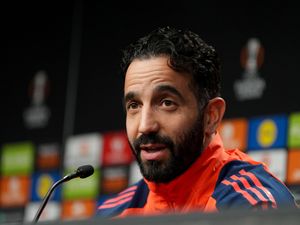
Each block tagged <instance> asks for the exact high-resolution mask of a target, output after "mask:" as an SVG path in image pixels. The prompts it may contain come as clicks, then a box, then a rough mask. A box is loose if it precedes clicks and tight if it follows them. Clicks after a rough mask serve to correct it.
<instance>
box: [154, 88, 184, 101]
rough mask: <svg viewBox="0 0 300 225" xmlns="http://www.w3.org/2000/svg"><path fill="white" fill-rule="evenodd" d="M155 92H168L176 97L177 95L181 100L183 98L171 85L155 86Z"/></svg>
mask: <svg viewBox="0 0 300 225" xmlns="http://www.w3.org/2000/svg"><path fill="white" fill-rule="evenodd" d="M154 91H155V92H170V93H172V94H174V95H176V96H177V97H179V98H180V99H181V100H183V99H184V98H183V96H182V94H181V93H180V92H179V91H178V90H177V89H176V88H175V87H173V86H170V85H159V86H157V87H155V89H154Z"/></svg>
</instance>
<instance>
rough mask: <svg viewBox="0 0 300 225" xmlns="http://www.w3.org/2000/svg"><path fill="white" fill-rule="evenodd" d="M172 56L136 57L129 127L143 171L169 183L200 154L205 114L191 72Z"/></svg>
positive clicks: (129, 81)
mask: <svg viewBox="0 0 300 225" xmlns="http://www.w3.org/2000/svg"><path fill="white" fill-rule="evenodd" d="M167 63H168V58H167V57H154V58H150V59H142V60H139V59H136V60H134V61H133V62H132V63H131V64H130V66H129V68H128V70H127V73H126V77H125V85H124V101H125V107H126V112H127V114H126V129H127V135H128V140H129V143H130V145H131V148H132V151H133V153H134V155H135V156H136V159H137V161H138V163H139V166H140V169H141V172H142V174H143V176H144V177H145V178H146V179H147V180H149V181H154V182H163V183H166V182H169V181H171V180H173V179H174V178H175V177H177V176H178V175H180V174H182V173H183V172H184V171H185V170H186V169H187V168H188V167H189V166H190V165H191V164H192V163H193V162H194V161H195V160H196V159H197V157H198V156H199V155H200V153H201V151H202V144H203V122H202V121H203V119H202V118H203V114H202V113H199V106H198V103H197V99H196V97H195V95H194V93H193V92H192V90H191V87H190V86H191V83H190V82H191V77H190V76H189V75H187V74H182V73H179V72H176V71H174V70H172V69H171V68H170V67H169V66H168V64H167Z"/></svg>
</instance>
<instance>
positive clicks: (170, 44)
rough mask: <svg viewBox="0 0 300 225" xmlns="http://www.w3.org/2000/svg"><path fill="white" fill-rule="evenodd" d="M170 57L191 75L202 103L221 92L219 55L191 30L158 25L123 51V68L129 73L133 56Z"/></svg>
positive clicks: (171, 62)
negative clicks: (158, 26)
mask: <svg viewBox="0 0 300 225" xmlns="http://www.w3.org/2000/svg"><path fill="white" fill-rule="evenodd" d="M156 56H167V57H169V59H170V60H169V66H170V67H171V68H172V69H174V70H175V71H181V72H185V73H188V74H190V75H191V76H192V87H193V90H195V95H196V97H197V98H198V100H199V101H200V105H201V106H203V105H205V104H206V103H207V102H208V101H209V100H210V99H212V98H214V97H217V96H220V89H221V85H220V59H219V57H218V54H217V52H216V50H215V48H214V47H212V46H210V45H208V44H207V43H206V42H204V41H203V40H202V39H201V38H200V37H199V35H198V34H196V33H194V32H192V31H190V30H180V29H175V28H171V27H163V28H158V29H156V30H154V31H152V32H150V33H149V34H148V35H147V36H145V37H142V38H140V39H139V40H137V41H136V42H134V43H132V44H130V45H129V46H128V47H127V48H126V49H125V50H124V51H123V58H122V64H121V69H122V72H123V74H126V71H127V69H128V66H129V64H130V63H131V62H132V61H133V60H134V59H144V58H150V57H156Z"/></svg>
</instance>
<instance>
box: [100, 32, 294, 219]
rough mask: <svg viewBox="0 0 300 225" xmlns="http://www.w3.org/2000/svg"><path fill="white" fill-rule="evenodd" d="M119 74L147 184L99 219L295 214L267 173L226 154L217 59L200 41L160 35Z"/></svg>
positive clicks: (112, 203) (188, 35)
mask: <svg viewBox="0 0 300 225" xmlns="http://www.w3.org/2000/svg"><path fill="white" fill-rule="evenodd" d="M122 68H123V71H124V78H125V82H124V106H125V109H126V129H127V136H128V140H129V143H130V145H131V148H132V152H133V154H134V155H135V157H136V160H137V162H138V164H139V166H140V170H141V173H142V175H143V177H144V179H142V180H141V181H139V182H138V183H136V184H134V185H132V186H130V187H128V188H127V189H126V190H124V191H122V192H121V193H119V194H117V195H116V196H114V197H112V198H110V199H108V200H107V201H105V202H104V203H103V204H101V205H100V206H99V208H98V214H99V215H102V216H109V217H124V216H129V215H131V216H132V215H157V214H162V213H172V212H182V213H185V212H192V211H201V212H211V211H220V210H222V209H230V208H244V209H249V208H254V209H276V208H280V207H296V204H295V200H294V198H293V196H292V195H291V193H290V192H289V190H288V189H287V188H286V186H285V185H284V184H283V183H282V182H280V181H279V180H278V179H277V178H276V177H274V176H273V175H272V174H271V173H270V172H269V171H268V168H266V166H265V165H263V164H261V163H259V162H255V161H254V160H252V159H251V158H250V157H248V156H247V155H246V154H244V153H242V152H241V151H239V150H238V149H233V150H225V149H224V147H223V145H222V140H221V138H220V136H219V134H218V133H217V127H218V125H219V124H220V122H221V120H222V117H223V114H224V111H225V101H224V100H223V99H222V98H221V97H220V63H219V58H218V55H217V52H216V51H215V49H214V48H213V47H212V46H209V45H208V44H207V43H205V42H204V41H203V40H202V39H201V38H200V37H199V36H198V35H197V34H195V33H193V32H191V31H189V30H178V29H174V28H169V27H166V28H159V29H157V30H155V31H153V32H151V33H150V34H149V35H147V36H145V37H142V38H141V39H139V40H138V41H137V42H135V43H133V44H131V45H130V46H129V47H128V48H127V49H126V50H125V51H124V57H123V64H122Z"/></svg>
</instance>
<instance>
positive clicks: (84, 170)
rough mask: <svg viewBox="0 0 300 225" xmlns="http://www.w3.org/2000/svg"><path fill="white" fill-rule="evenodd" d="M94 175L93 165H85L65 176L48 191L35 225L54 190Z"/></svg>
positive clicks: (36, 215) (35, 218)
mask: <svg viewBox="0 0 300 225" xmlns="http://www.w3.org/2000/svg"><path fill="white" fill-rule="evenodd" d="M93 173H94V168H93V167H92V166H91V165H84V166H80V167H78V169H77V170H76V171H75V172H73V173H70V174H68V175H66V176H64V177H63V178H62V179H60V180H58V181H56V182H55V183H54V184H53V185H52V187H51V188H50V189H49V190H48V192H47V194H46V195H45V198H44V200H43V202H42V204H41V206H40V208H39V209H38V211H37V213H36V214H35V217H34V219H33V221H34V223H36V222H37V221H38V219H39V218H40V216H41V214H42V212H43V210H44V208H45V206H46V204H47V202H48V200H49V198H50V195H51V194H52V192H53V190H54V189H55V188H56V187H57V186H58V185H59V184H61V183H63V182H66V181H69V180H72V179H74V178H76V177H80V178H86V177H89V176H91V175H92V174H93Z"/></svg>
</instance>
